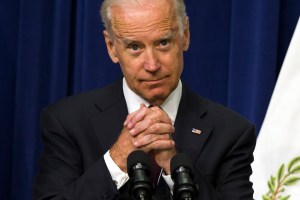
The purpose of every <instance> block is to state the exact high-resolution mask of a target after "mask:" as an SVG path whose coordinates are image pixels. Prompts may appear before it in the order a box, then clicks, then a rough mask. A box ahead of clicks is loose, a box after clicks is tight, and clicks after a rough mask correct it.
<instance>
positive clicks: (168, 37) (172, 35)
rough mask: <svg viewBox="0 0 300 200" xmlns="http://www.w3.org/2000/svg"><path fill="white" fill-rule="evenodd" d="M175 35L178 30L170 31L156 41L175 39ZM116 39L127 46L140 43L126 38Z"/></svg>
mask: <svg viewBox="0 0 300 200" xmlns="http://www.w3.org/2000/svg"><path fill="white" fill-rule="evenodd" d="M177 33H178V30H176V29H172V30H170V31H168V32H167V33H166V34H164V35H163V36H162V37H160V38H159V39H158V40H166V39H172V38H175V37H176V35H177ZM117 38H118V39H120V40H121V41H122V42H123V43H124V44H125V45H129V44H132V43H141V41H139V40H132V39H129V38H126V37H118V36H117Z"/></svg>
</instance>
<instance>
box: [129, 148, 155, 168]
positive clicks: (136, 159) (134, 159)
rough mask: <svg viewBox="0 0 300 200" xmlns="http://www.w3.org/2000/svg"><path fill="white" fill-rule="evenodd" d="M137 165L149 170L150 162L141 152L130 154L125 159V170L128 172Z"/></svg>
mask: <svg viewBox="0 0 300 200" xmlns="http://www.w3.org/2000/svg"><path fill="white" fill-rule="evenodd" d="M137 163H141V164H142V165H144V166H146V167H147V168H148V169H150V161H149V158H148V156H147V154H146V153H145V152H143V151H141V150H136V151H133V152H131V153H130V154H129V155H128V158H127V169H128V171H129V170H130V169H131V168H132V167H133V166H135V165H136V164H137Z"/></svg>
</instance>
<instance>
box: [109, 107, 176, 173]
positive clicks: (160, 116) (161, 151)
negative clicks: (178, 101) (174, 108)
mask: <svg viewBox="0 0 300 200" xmlns="http://www.w3.org/2000/svg"><path fill="white" fill-rule="evenodd" d="M174 131H175V128H174V127H173V125H172V121H171V119H170V117H169V116H168V114H167V113H166V112H164V111H163V110H162V109H160V108H159V107H156V106H155V107H151V108H148V107H146V106H145V104H141V106H140V108H139V109H138V110H137V111H135V112H133V113H131V114H129V115H128V116H127V118H126V120H125V122H124V128H123V130H122V132H121V134H120V136H119V138H118V140H117V141H116V143H115V144H114V145H113V146H112V148H111V149H110V156H111V157H112V159H113V160H114V162H115V163H116V164H117V165H118V166H119V167H120V169H121V170H122V171H124V172H127V157H128V155H129V154H130V153H131V152H132V151H134V150H137V149H139V150H142V151H144V152H145V153H148V152H150V151H154V154H155V160H156V163H157V164H158V165H159V166H160V167H161V168H163V170H164V172H165V173H166V174H170V161H171V159H172V157H173V156H174V155H175V154H176V150H175V142H174V141H173V140H172V137H171V134H172V133H173V132H174Z"/></svg>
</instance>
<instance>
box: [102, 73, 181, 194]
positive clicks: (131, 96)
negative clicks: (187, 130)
mask: <svg viewBox="0 0 300 200" xmlns="http://www.w3.org/2000/svg"><path fill="white" fill-rule="evenodd" d="M123 93H124V96H125V100H126V105H127V109H128V113H132V112H134V111H136V110H138V109H139V108H140V105H141V104H142V103H143V104H145V105H146V106H149V102H147V101H146V100H145V99H143V98H141V97H140V96H138V95H137V94H136V93H134V92H133V91H132V90H131V89H130V88H129V87H128V85H127V82H126V80H125V78H123ZM181 95H182V83H181V81H180V80H179V83H178V85H177V87H176V89H175V90H174V91H173V92H172V93H171V94H170V95H169V97H168V98H167V99H166V100H165V102H164V103H163V104H162V105H161V106H160V107H161V108H162V109H163V110H164V111H165V112H166V113H167V114H168V115H169V117H170V118H171V121H172V124H173V125H174V122H175V119H176V115H177V111H178V107H179V103H180V99H181ZM124 120H125V119H124ZM104 160H105V163H106V166H107V168H108V170H109V172H110V175H111V177H112V179H113V180H114V182H115V184H116V186H117V189H119V188H121V187H122V186H123V185H124V184H125V183H126V182H127V181H128V180H129V176H128V174H127V173H125V172H123V171H122V170H121V169H120V168H119V167H118V165H116V163H115V162H114V161H113V159H112V158H111V156H110V154H109V150H108V151H107V152H106V153H105V154H104ZM161 174H162V177H163V178H164V180H165V181H166V183H167V184H168V186H169V188H170V190H171V191H173V186H174V183H173V180H172V179H171V176H170V175H164V174H163V173H161Z"/></svg>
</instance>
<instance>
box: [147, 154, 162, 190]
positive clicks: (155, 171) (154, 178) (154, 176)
mask: <svg viewBox="0 0 300 200" xmlns="http://www.w3.org/2000/svg"><path fill="white" fill-rule="evenodd" d="M148 155H149V157H150V163H151V174H150V178H151V182H152V183H153V187H154V188H155V187H156V185H157V184H158V180H159V175H160V172H161V168H160V166H159V165H158V164H157V163H156V161H155V155H154V151H153V150H152V151H150V152H149V153H148Z"/></svg>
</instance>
